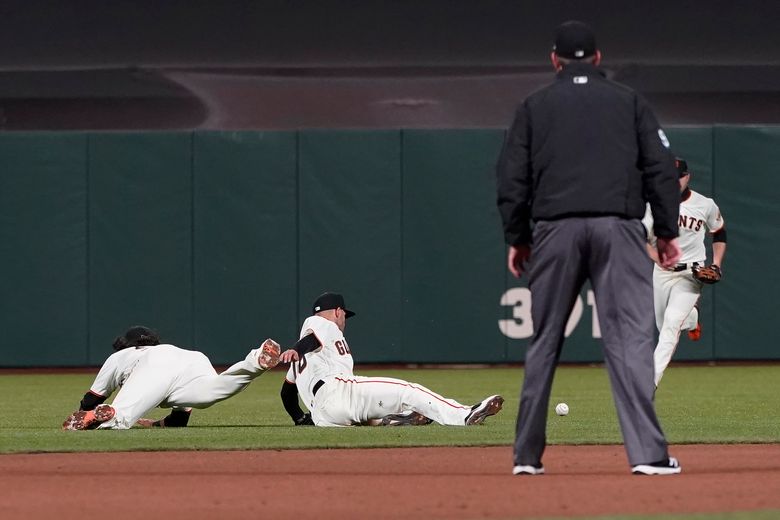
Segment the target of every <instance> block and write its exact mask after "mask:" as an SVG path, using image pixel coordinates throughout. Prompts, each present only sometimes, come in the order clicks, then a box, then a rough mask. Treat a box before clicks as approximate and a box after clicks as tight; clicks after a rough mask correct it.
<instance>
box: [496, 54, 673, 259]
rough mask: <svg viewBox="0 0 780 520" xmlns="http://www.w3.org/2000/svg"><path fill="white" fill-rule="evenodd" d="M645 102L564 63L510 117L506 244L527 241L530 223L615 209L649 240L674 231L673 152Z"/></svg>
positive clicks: (504, 192)
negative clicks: (637, 223)
mask: <svg viewBox="0 0 780 520" xmlns="http://www.w3.org/2000/svg"><path fill="white" fill-rule="evenodd" d="M668 146H669V144H668V141H667V140H666V136H665V135H664V133H663V131H662V130H661V128H660V126H659V124H658V121H657V120H656V118H655V115H654V114H653V112H652V110H651V109H650V106H649V105H648V103H647V101H645V99H644V98H643V97H642V96H640V95H639V94H638V93H636V92H634V91H633V90H631V89H630V88H628V87H626V86H624V85H621V84H619V83H616V82H614V81H610V80H608V79H607V78H606V77H605V76H604V75H603V74H602V73H601V71H600V70H599V69H598V68H596V66H594V65H591V64H589V63H581V62H574V63H570V64H568V65H566V66H565V67H564V68H563V69H562V70H561V71H560V72H559V73H558V75H557V77H556V80H555V82H553V83H552V84H551V85H548V86H547V87H544V88H542V89H541V90H539V91H537V92H535V93H533V94H531V95H530V96H529V97H528V98H526V100H525V101H524V102H523V103H522V104H521V105H520V107H519V108H518V109H517V112H516V113H515V119H514V122H513V123H512V127H511V129H510V130H509V133H508V134H507V137H506V140H505V142H504V148H503V150H502V152H501V156H500V158H499V161H498V167H497V175H498V208H499V211H500V213H501V217H502V219H503V222H504V236H505V238H506V241H507V243H508V244H510V245H521V244H529V243H530V242H531V231H530V221H531V219H533V220H534V221H538V220H555V219H560V218H565V217H571V216H600V215H617V216H622V217H626V218H637V219H641V218H642V217H643V216H644V214H645V201H647V202H649V203H650V206H651V208H652V212H653V220H654V226H655V229H654V231H655V234H656V236H659V237H663V238H673V237H676V236H677V215H678V212H679V205H680V195H679V191H680V190H679V184H678V182H677V178H678V175H677V170H676V169H675V167H674V156H673V155H672V153H671V152H670V151H669V150H668Z"/></svg>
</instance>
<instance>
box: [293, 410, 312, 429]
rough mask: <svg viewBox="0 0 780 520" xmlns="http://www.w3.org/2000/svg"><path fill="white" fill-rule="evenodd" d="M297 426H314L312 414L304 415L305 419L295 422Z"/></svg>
mask: <svg viewBox="0 0 780 520" xmlns="http://www.w3.org/2000/svg"><path fill="white" fill-rule="evenodd" d="M295 426H314V421H312V419H311V414H310V413H305V414H303V417H301V418H300V419H298V420H297V421H295Z"/></svg>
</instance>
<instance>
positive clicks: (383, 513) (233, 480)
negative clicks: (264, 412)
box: [0, 444, 780, 520]
mask: <svg viewBox="0 0 780 520" xmlns="http://www.w3.org/2000/svg"><path fill="white" fill-rule="evenodd" d="M673 454H674V455H676V456H677V457H678V458H679V459H680V462H681V463H682V465H683V474H682V475H675V476H669V477H646V476H632V475H630V474H629V471H628V466H627V463H626V459H625V455H624V452H623V448H622V447H621V446H579V447H572V446H551V447H549V448H548V450H547V453H546V454H545V467H546V469H547V471H548V473H547V474H546V475H542V476H523V477H514V476H512V475H511V474H510V470H511V465H510V461H511V449H510V448H509V447H490V448H408V449H407V448H404V449H401V448H393V449H349V450H347V449H340V450H284V451H282V450H279V451H223V452H214V451H211V452H153V453H150V452H136V453H127V452H122V453H87V454H84V453H81V454H63V453H59V454H24V455H2V456H0V489H2V490H3V492H2V493H1V494H0V517H2V518H47V519H53V518H57V519H58V520H59V519H65V518H80V519H81V518H97V517H101V518H103V517H108V518H111V519H112V520H117V519H123V518H152V517H153V518H165V519H172V518H186V519H188V520H191V519H196V518H269V519H270V518H273V519H288V518H289V519H296V520H301V519H302V518H317V519H318V520H327V519H335V518H339V519H345V518H366V517H370V518H375V519H383V518H450V519H472V518H524V517H525V518H527V517H546V516H569V517H575V516H591V515H599V514H620V513H623V514H630V513H662V512H674V513H689V512H690V513H693V512H720V511H741V510H759V509H778V510H780V445H778V444H773V445H727V446H726V445H690V446H674V447H673Z"/></svg>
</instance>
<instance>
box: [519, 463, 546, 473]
mask: <svg viewBox="0 0 780 520" xmlns="http://www.w3.org/2000/svg"><path fill="white" fill-rule="evenodd" d="M512 475H544V466H523V465H518V466H515V467H514V468H512Z"/></svg>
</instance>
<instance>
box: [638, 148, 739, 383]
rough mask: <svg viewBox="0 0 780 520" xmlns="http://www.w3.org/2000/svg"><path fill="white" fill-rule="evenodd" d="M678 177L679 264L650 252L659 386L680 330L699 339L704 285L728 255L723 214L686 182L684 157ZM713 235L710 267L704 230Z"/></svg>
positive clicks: (648, 221) (648, 224)
mask: <svg viewBox="0 0 780 520" xmlns="http://www.w3.org/2000/svg"><path fill="white" fill-rule="evenodd" d="M675 165H676V166H677V172H678V173H679V176H680V180H679V182H680V216H679V229H680V238H679V242H680V249H682V256H681V257H680V263H678V264H677V265H676V266H675V267H673V268H671V269H664V268H662V267H660V266H659V265H658V257H657V255H656V254H655V248H653V247H648V253H649V254H650V256H651V258H653V260H654V261H655V262H656V264H655V268H654V269H653V293H654V298H655V322H656V326H657V327H658V332H659V336H658V345H656V347H655V353H654V356H653V357H654V360H655V386H658V383H659V382H660V381H661V378H662V377H663V375H664V370H666V367H667V365H669V361H670V360H671V359H672V355H673V354H674V351H675V349H676V348H677V343H678V342H679V340H680V333H681V332H682V331H683V330H687V331H688V337H690V338H691V339H692V340H694V341H697V340H698V339H699V338H700V337H701V325H700V324H699V310H698V301H699V298H700V297H701V288H702V284H712V283H716V282H718V281H720V278H721V271H720V266H721V265H722V263H723V256H724V255H725V253H726V229H725V227H724V222H723V216H722V215H721V214H720V209H718V205H717V204H715V201H714V200H712V199H710V198H707V197H705V196H704V195H702V194H700V193H697V192H695V191H693V190H691V189H690V188H689V187H688V182H689V181H690V178H691V172H690V170H688V163H686V162H685V160H683V159H680V158H677V159H675ZM642 222H643V223H644V225H645V228H646V229H647V233H648V237H649V242H650V243H651V244H653V243H654V242H655V236H654V235H653V231H652V229H653V217H652V215H651V214H650V210H649V209H648V211H647V213H646V214H645V218H644V219H643V220H642ZM706 231H709V232H710V233H711V234H712V264H711V265H710V266H709V267H707V266H706V262H707V251H706V248H705V247H704V236H705V232H706Z"/></svg>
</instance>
